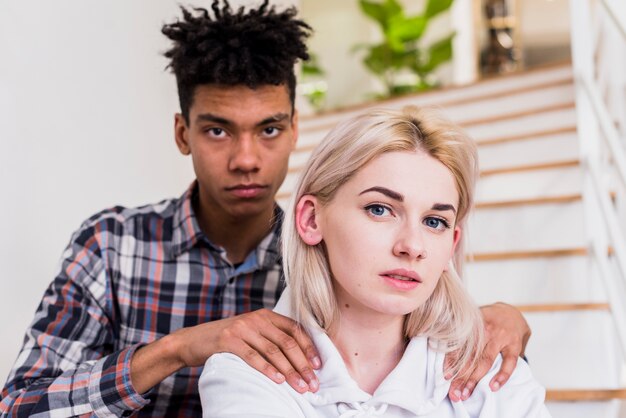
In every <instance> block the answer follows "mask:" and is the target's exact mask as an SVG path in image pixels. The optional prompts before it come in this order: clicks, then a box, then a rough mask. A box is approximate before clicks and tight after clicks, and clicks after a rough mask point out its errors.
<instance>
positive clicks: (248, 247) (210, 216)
mask: <svg viewBox="0 0 626 418" xmlns="http://www.w3.org/2000/svg"><path fill="white" fill-rule="evenodd" d="M194 210H195V211H196V216H197V219H198V224H199V226H200V229H201V230H202V232H203V233H204V235H205V236H206V237H207V238H208V239H209V240H210V241H211V242H212V243H213V244H215V245H218V246H220V247H222V248H223V249H224V250H225V251H226V255H227V257H228V260H229V261H230V262H231V263H232V264H239V263H242V262H243V261H244V260H245V259H246V257H247V255H248V254H250V252H251V251H252V250H254V249H255V248H256V247H257V246H258V245H259V244H260V243H261V241H262V240H263V239H264V238H265V237H266V236H267V234H269V232H270V230H271V229H272V225H273V223H274V207H269V208H267V210H265V211H263V212H261V213H258V214H255V215H254V216H248V217H245V218H236V217H232V216H227V215H226V214H223V213H219V212H215V211H211V210H206V209H205V206H204V205H201V203H200V199H198V201H197V202H196V204H195V205H194Z"/></svg>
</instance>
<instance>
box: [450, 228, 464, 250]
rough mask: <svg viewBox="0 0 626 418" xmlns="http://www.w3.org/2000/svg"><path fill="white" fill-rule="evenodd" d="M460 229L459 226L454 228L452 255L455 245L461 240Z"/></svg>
mask: <svg viewBox="0 0 626 418" xmlns="http://www.w3.org/2000/svg"><path fill="white" fill-rule="evenodd" d="M462 231H463V230H462V229H461V227H460V226H457V227H455V228H454V240H453V241H452V255H453V256H454V251H456V246H457V245H458V244H459V241H461V235H463V234H462Z"/></svg>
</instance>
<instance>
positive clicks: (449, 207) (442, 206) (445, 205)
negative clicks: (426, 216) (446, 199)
mask: <svg viewBox="0 0 626 418" xmlns="http://www.w3.org/2000/svg"><path fill="white" fill-rule="evenodd" d="M431 209H432V210H440V211H446V210H451V211H452V212H454V214H456V209H455V208H454V206H452V205H450V204H448V203H435V204H434V205H433V206H432V208H431Z"/></svg>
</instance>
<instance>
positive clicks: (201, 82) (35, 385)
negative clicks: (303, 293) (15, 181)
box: [0, 0, 528, 416]
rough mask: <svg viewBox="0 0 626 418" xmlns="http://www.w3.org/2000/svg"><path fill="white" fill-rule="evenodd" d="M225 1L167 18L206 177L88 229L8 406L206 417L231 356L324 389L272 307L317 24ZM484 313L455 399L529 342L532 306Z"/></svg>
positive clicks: (189, 130) (44, 314)
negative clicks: (210, 370) (214, 367)
mask: <svg viewBox="0 0 626 418" xmlns="http://www.w3.org/2000/svg"><path fill="white" fill-rule="evenodd" d="M212 11H213V16H211V14H210V13H209V12H207V11H206V10H203V9H198V10H196V11H195V12H190V11H187V10H185V9H183V19H182V20H181V21H180V22H176V23H173V24H170V25H165V26H164V27H163V33H164V34H165V35H166V36H168V37H169V38H170V39H171V40H172V41H173V47H172V48H171V49H170V50H169V51H168V52H167V53H166V56H167V57H168V58H170V59H171V63H170V66H171V68H172V69H173V71H174V73H175V75H176V80H177V83H178V93H179V98H180V105H181V114H179V115H176V119H175V137H176V143H177V145H178V148H179V150H180V151H181V152H182V153H183V154H185V155H191V158H192V161H193V166H194V170H195V173H196V181H194V183H193V184H192V185H191V186H190V187H189V189H188V190H187V191H186V192H185V193H184V194H183V195H182V196H181V197H180V198H179V199H171V200H166V201H163V202H160V203H157V204H154V205H149V206H144V207H141V208H134V209H127V208H119V207H118V208H114V209H110V210H106V211H103V212H101V213H99V214H96V215H94V216H93V217H91V218H90V219H88V220H87V221H86V222H85V223H84V224H83V225H82V227H81V228H80V229H79V230H78V231H76V232H75V234H74V235H73V237H72V239H71V241H70V244H69V245H68V247H67V249H66V251H65V253H64V255H63V260H62V269H61V272H60V274H59V275H58V276H57V277H56V278H55V280H54V281H53V283H52V284H51V285H50V287H49V289H48V290H47V292H46V294H45V295H44V298H43V300H42V302H41V305H40V306H39V309H38V311H37V313H36V315H35V319H34V321H33V322H32V324H31V326H30V327H29V329H28V330H27V332H26V338H25V342H24V345H23V348H22V351H21V353H20V355H19V357H18V359H17V362H16V364H15V366H14V368H13V370H12V372H11V374H10V376H9V379H8V381H7V383H6V385H5V387H4V389H3V391H2V394H1V399H0V414H1V415H3V416H4V415H7V416H31V415H34V414H40V416H71V415H83V414H94V415H98V416H100V415H121V416H126V415H131V414H133V413H137V414H138V415H145V416H175V415H180V416H187V415H193V414H199V412H200V401H199V398H198V390H197V384H198V377H199V375H200V370H201V369H200V366H202V365H203V364H204V362H205V361H206V359H207V358H208V357H209V356H210V355H212V354H214V353H217V352H231V353H234V354H236V355H238V356H240V357H241V358H243V359H244V360H245V361H246V362H248V363H249V364H250V365H252V366H253V367H255V368H257V369H259V370H261V371H262V372H263V373H264V374H266V375H267V376H268V377H270V378H271V379H273V380H274V381H276V382H282V381H285V380H286V381H288V382H289V384H290V385H291V386H292V387H294V389H296V390H298V391H300V392H305V391H307V390H311V391H315V390H317V380H316V378H315V374H314V372H313V369H314V368H316V367H319V365H320V364H319V359H318V358H317V354H316V350H315V347H314V346H313V344H312V343H311V340H310V339H309V338H308V337H307V336H306V335H305V334H303V333H301V332H300V330H299V328H298V326H297V324H295V323H293V322H292V321H290V320H289V319H287V318H285V317H282V316H280V315H278V314H275V313H273V312H271V311H270V310H268V309H271V308H272V307H273V306H274V303H275V302H276V300H277V298H278V296H279V295H280V293H281V291H282V286H283V284H282V282H281V275H282V265H281V259H280V255H279V254H278V245H277V237H278V235H279V231H280V226H281V220H282V211H281V209H280V208H279V207H278V206H277V205H276V204H275V202H274V195H275V193H276V191H277V190H278V188H279V186H280V184H281V183H282V181H283V180H284V178H285V174H286V172H287V164H288V158H289V153H290V152H291V151H292V150H293V148H294V146H295V143H296V138H297V127H298V117H297V113H296V111H295V109H294V96H295V76H294V72H293V66H294V63H295V62H296V61H297V60H298V59H307V58H308V54H307V50H306V45H305V41H306V38H307V37H308V35H309V33H310V28H309V27H308V26H307V25H306V24H305V23H304V22H302V21H300V20H297V19H296V18H295V10H293V9H289V10H286V11H283V12H276V11H275V10H274V9H273V8H270V7H268V4H267V1H266V2H265V3H263V5H261V6H260V7H259V8H257V9H253V10H250V11H248V12H247V13H246V12H244V11H243V10H239V11H238V12H236V13H233V12H232V11H231V10H230V8H229V7H228V4H227V3H225V5H223V6H222V7H220V2H219V1H218V0H215V1H214V3H213V5H212ZM484 312H485V315H486V317H487V322H488V323H491V327H492V328H493V329H495V330H496V331H494V333H495V334H494V335H496V336H497V337H498V338H495V339H493V340H492V341H491V342H490V345H489V346H488V348H487V353H489V356H490V357H491V358H487V359H486V360H485V365H486V366H485V368H484V370H477V371H475V372H474V374H473V375H472V377H471V378H470V379H469V380H468V381H467V382H462V381H460V382H458V383H457V384H456V385H454V386H453V388H454V389H452V390H451V396H452V397H456V398H459V397H461V396H464V397H467V396H469V392H470V391H471V389H472V387H473V385H474V384H475V382H476V381H477V380H478V379H479V378H480V377H481V376H482V374H484V372H485V371H486V370H487V369H488V368H489V366H491V364H492V361H493V357H495V355H496V354H497V353H498V352H500V351H503V354H504V355H505V359H508V360H505V365H504V366H503V370H502V372H501V374H500V375H498V377H497V379H498V382H499V383H498V384H502V383H504V382H505V381H506V378H507V376H508V374H509V373H510V372H511V370H512V368H513V364H514V362H515V359H516V357H517V356H518V355H519V354H520V353H521V352H522V351H523V346H524V343H525V339H526V338H527V335H528V331H527V326H526V323H525V322H524V321H523V319H522V318H521V315H519V313H518V312H517V311H515V310H514V309H512V308H509V307H506V306H504V305H495V306H492V307H490V308H488V309H486V310H485V311H484ZM489 318H493V319H491V320H490V319H489ZM494 321H497V322H494ZM507 321H508V322H510V324H507V323H506V322H507ZM463 388H466V390H465V393H463V391H462V390H463Z"/></svg>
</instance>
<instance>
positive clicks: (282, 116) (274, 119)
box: [196, 112, 289, 127]
mask: <svg viewBox="0 0 626 418" xmlns="http://www.w3.org/2000/svg"><path fill="white" fill-rule="evenodd" d="M286 119H289V114H287V113H282V112H281V113H276V114H275V115H272V116H269V117H267V118H265V119H263V120H262V121H260V122H258V123H257V124H256V126H257V127H258V126H264V125H268V124H271V123H278V122H282V121H284V120H286ZM196 121H197V122H213V123H219V124H220V125H226V126H232V125H234V123H233V122H232V121H231V120H228V119H226V118H223V117H221V116H217V115H214V114H212V113H201V114H199V115H198V116H197V117H196Z"/></svg>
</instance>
